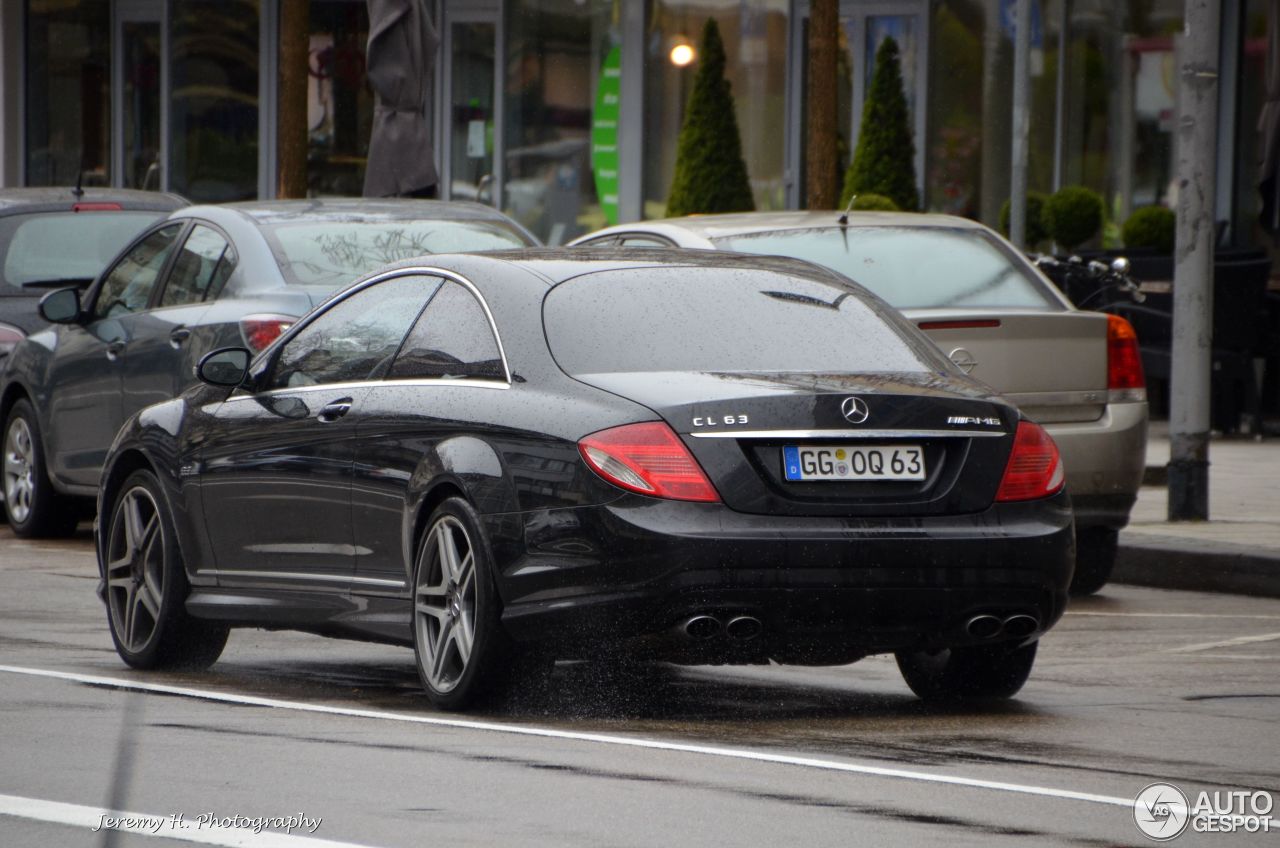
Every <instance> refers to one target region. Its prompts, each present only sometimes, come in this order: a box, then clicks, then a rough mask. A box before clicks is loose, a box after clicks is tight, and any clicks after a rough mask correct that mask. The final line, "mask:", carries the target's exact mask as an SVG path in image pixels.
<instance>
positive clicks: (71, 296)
mask: <svg viewBox="0 0 1280 848" xmlns="http://www.w3.org/2000/svg"><path fill="white" fill-rule="evenodd" d="M40 317H41V318H43V319H44V320H46V321H48V322H49V323H51V324H74V323H76V322H77V321H79V320H80V292H79V291H78V290H77V289H75V288H66V289H57V290H56V291H51V292H49V293H48V294H46V295H45V296H44V297H42V298H40Z"/></svg>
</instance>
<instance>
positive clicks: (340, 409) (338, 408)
mask: <svg viewBox="0 0 1280 848" xmlns="http://www.w3.org/2000/svg"><path fill="white" fill-rule="evenodd" d="M350 411H351V398H339V399H338V400H334V401H330V402H329V403H326V404H325V405H324V406H323V407H321V409H320V412H319V413H317V414H316V420H318V421H319V422H320V423H321V424H331V423H333V422H334V421H337V420H338V419H339V418H341V417H342V416H344V415H346V414H347V413H348V412H350Z"/></svg>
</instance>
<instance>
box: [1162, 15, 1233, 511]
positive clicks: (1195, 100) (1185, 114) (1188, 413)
mask: <svg viewBox="0 0 1280 848" xmlns="http://www.w3.org/2000/svg"><path fill="white" fill-rule="evenodd" d="M1220 15H1221V4H1220V2H1219V0H1186V18H1185V30H1184V31H1185V37H1184V39H1183V44H1182V51H1181V53H1182V55H1181V57H1180V59H1179V64H1178V139H1177V141H1178V145H1177V150H1178V154H1177V155H1178V209H1177V215H1178V225H1177V237H1176V240H1175V243H1174V265H1173V373H1172V379H1171V381H1170V383H1171V394H1170V401H1169V438H1170V459H1169V520H1170V521H1191V520H1205V519H1207V518H1208V517H1209V379H1210V368H1211V362H1212V342H1213V243H1214V222H1213V214H1214V190H1215V188H1216V183H1217V178H1216V174H1215V171H1216V168H1217V162H1218V157H1217V134H1216V133H1217V128H1218V31H1219V26H1220V23H1221V20H1220Z"/></svg>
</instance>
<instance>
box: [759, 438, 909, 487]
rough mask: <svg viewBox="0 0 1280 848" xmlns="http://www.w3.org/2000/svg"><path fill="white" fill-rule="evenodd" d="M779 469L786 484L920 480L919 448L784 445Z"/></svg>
mask: <svg viewBox="0 0 1280 848" xmlns="http://www.w3.org/2000/svg"><path fill="white" fill-rule="evenodd" d="M782 469H783V471H784V472H785V476H786V478H787V479H788V480H802V481H804V482H810V481H814V480H819V481H821V480H923V479H924V474H925V469H924V450H923V449H922V448H921V447H920V446H919V445H857V446H853V445H787V446H785V447H783V449H782Z"/></svg>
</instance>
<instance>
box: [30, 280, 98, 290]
mask: <svg viewBox="0 0 1280 848" xmlns="http://www.w3.org/2000/svg"><path fill="white" fill-rule="evenodd" d="M92 282H93V277H59V278H57V279H53V280H28V281H27V282H25V283H23V284H22V286H21V287H22V288H24V289H61V288H66V287H68V286H75V287H76V288H78V289H83V288H86V287H88V285H89V284H90V283H92Z"/></svg>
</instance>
